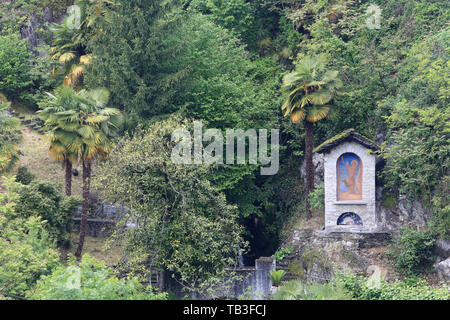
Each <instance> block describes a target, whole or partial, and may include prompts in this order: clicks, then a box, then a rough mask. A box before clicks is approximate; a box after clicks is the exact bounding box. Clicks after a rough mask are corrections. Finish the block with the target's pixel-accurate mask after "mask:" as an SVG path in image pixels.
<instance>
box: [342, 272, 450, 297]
mask: <svg viewBox="0 0 450 320" xmlns="http://www.w3.org/2000/svg"><path fill="white" fill-rule="evenodd" d="M333 283H334V284H337V285H341V286H342V287H343V288H344V289H345V290H347V291H348V292H349V293H350V294H351V295H352V297H353V298H355V299H358V300H448V299H450V292H449V290H448V287H447V286H445V285H443V286H438V287H435V288H433V287H431V286H429V285H428V284H427V283H426V281H425V280H423V279H418V278H409V279H404V280H397V281H394V282H387V281H384V280H382V281H381V283H380V286H379V287H374V286H370V285H368V282H367V279H366V278H364V277H361V276H356V275H354V274H342V273H341V274H338V275H337V276H336V277H335V279H333Z"/></svg>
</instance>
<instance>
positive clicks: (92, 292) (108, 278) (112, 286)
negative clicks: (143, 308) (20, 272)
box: [27, 254, 167, 300]
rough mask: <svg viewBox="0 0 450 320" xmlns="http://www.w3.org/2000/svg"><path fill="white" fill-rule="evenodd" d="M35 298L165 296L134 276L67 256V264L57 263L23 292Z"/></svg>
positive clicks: (113, 298) (86, 255) (89, 260)
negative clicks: (126, 276)
mask: <svg viewBox="0 0 450 320" xmlns="http://www.w3.org/2000/svg"><path fill="white" fill-rule="evenodd" d="M27 297H28V298H31V299H35V300H165V299H167V295H166V294H165V293H162V294H154V293H153V292H152V290H151V287H147V288H146V287H144V286H143V285H142V284H140V283H139V281H137V280H136V279H135V278H132V279H118V278H116V277H115V276H114V275H113V273H112V269H111V268H109V267H107V266H106V265H105V263H104V262H103V261H102V262H99V261H97V260H95V259H94V258H92V257H91V256H89V255H88V254H85V255H83V257H82V260H81V263H80V264H79V265H77V264H76V262H75V259H74V257H71V258H70V263H69V266H67V267H66V266H59V267H58V268H56V269H55V270H54V272H53V273H52V274H51V275H48V276H44V277H42V279H40V280H39V281H38V282H37V285H36V287H35V288H34V289H33V290H30V291H29V292H28V293H27Z"/></svg>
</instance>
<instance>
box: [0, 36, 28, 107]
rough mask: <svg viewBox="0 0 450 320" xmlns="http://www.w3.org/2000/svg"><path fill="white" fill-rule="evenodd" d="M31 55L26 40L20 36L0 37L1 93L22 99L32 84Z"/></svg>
mask: <svg viewBox="0 0 450 320" xmlns="http://www.w3.org/2000/svg"><path fill="white" fill-rule="evenodd" d="M30 58H31V55H30V53H29V52H28V49H27V42H26V40H20V39H19V36H18V35H15V34H11V35H7V36H0V91H1V92H3V93H5V94H6V96H8V97H13V98H16V97H20V93H21V92H22V90H23V89H24V88H25V87H27V86H29V85H30V84H31V81H30V70H31V64H30V61H29V60H30Z"/></svg>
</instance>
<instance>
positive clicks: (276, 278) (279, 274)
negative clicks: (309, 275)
mask: <svg viewBox="0 0 450 320" xmlns="http://www.w3.org/2000/svg"><path fill="white" fill-rule="evenodd" d="M285 275H286V272H285V271H284V270H272V271H270V279H272V283H273V285H274V286H276V287H278V286H279V285H280V283H281V280H283V278H284V276H285Z"/></svg>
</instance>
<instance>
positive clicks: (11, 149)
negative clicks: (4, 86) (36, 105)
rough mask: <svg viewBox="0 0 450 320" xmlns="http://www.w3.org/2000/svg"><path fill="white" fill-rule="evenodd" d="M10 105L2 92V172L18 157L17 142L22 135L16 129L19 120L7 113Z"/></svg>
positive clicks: (0, 121)
mask: <svg viewBox="0 0 450 320" xmlns="http://www.w3.org/2000/svg"><path fill="white" fill-rule="evenodd" d="M3 97H4V96H3ZM8 106H9V103H8V102H7V101H6V98H5V101H2V94H1V93H0V173H1V172H5V171H7V170H8V169H10V168H11V167H12V166H13V165H14V164H15V162H16V161H17V159H18V147H17V143H18V142H19V141H20V135H19V134H18V133H17V132H16V131H15V129H16V128H17V127H18V125H19V121H18V120H17V119H14V118H10V117H8V116H7V115H6V112H5V109H6V108H7V107H8Z"/></svg>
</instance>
